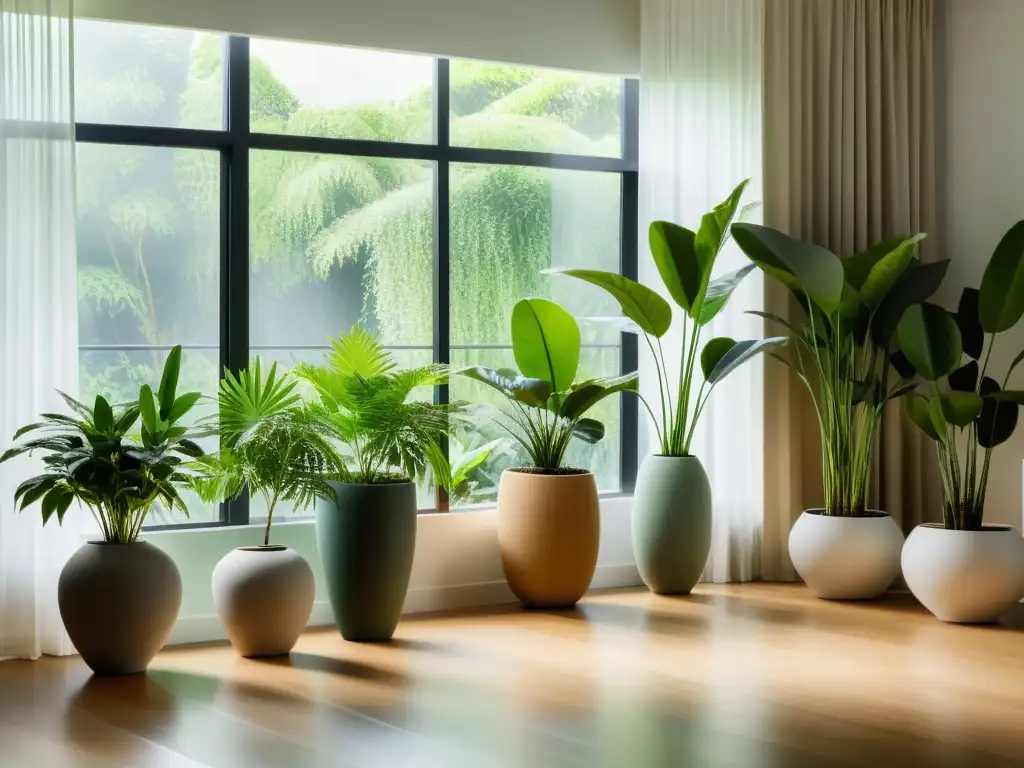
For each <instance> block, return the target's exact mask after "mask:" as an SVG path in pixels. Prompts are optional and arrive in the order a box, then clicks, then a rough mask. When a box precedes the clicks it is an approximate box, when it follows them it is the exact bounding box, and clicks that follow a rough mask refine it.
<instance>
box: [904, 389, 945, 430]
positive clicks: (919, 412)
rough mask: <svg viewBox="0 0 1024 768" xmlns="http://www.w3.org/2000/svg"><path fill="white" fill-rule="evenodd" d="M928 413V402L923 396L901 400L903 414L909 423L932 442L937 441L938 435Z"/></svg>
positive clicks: (913, 396)
mask: <svg viewBox="0 0 1024 768" xmlns="http://www.w3.org/2000/svg"><path fill="white" fill-rule="evenodd" d="M929 411H930V405H929V401H928V398H927V397H925V396H924V395H910V396H909V397H904V398H903V412H904V413H905V414H906V415H907V418H908V419H910V422H911V423H912V424H913V425H914V426H915V427H917V428H918V429H920V430H921V431H922V432H924V433H925V434H926V435H928V437H930V438H931V439H932V440H939V439H940V437H939V433H938V432H936V431H935V425H934V424H932V419H931V415H930V413H929Z"/></svg>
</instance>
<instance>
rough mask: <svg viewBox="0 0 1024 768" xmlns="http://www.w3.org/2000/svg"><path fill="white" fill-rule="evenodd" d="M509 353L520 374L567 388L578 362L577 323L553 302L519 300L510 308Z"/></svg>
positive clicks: (557, 387)
mask: <svg viewBox="0 0 1024 768" xmlns="http://www.w3.org/2000/svg"><path fill="white" fill-rule="evenodd" d="M512 353H513V355H515V358H516V365H518V366H519V370H520V371H521V372H522V374H523V375H524V376H526V377H528V378H534V379H544V380H545V381H547V382H549V383H550V384H551V389H552V391H554V392H561V391H563V390H567V389H569V387H571V386H572V382H573V379H575V378H576V369H577V367H578V366H579V361H580V329H579V326H578V325H576V321H575V320H574V319H573V317H572V315H570V314H569V313H568V312H566V311H565V310H564V309H562V308H561V307H560V306H558V304H556V303H555V302H553V301H548V300H547V299H521V300H520V301H518V302H516V305H515V306H514V307H513V308H512Z"/></svg>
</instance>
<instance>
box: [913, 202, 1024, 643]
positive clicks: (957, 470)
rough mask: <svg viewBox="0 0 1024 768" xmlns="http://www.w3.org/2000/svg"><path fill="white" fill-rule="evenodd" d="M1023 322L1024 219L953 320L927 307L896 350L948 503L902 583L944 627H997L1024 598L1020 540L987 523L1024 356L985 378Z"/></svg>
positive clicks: (922, 533)
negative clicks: (994, 470) (1014, 378)
mask: <svg viewBox="0 0 1024 768" xmlns="http://www.w3.org/2000/svg"><path fill="white" fill-rule="evenodd" d="M1022 315H1024V221H1021V222H1018V223H1017V224H1015V225H1014V226H1013V227H1012V228H1011V229H1010V230H1009V231H1008V232H1007V233H1006V235H1004V236H1003V238H1002V240H1000V242H999V244H998V245H997V246H996V249H995V252H994V253H993V255H992V258H991V259H990V261H989V263H988V265H987V266H986V268H985V272H984V274H983V276H982V279H981V288H980V290H975V289H971V288H968V289H966V290H964V292H963V294H962V296H961V299H960V304H959V307H958V309H957V312H956V314H951V313H949V312H947V311H946V310H944V309H942V308H941V307H939V306H936V305H934V304H922V305H920V306H916V307H911V309H910V310H908V311H907V313H906V314H905V315H904V316H903V318H902V319H901V320H900V323H899V329H898V336H899V341H900V346H901V347H902V348H903V352H904V354H905V355H906V357H907V359H908V360H909V362H910V364H911V365H913V367H914V368H915V369H916V370H917V374H918V375H919V376H920V377H921V379H923V380H924V382H925V387H924V388H923V389H924V391H922V392H921V393H918V394H914V395H912V396H911V397H909V398H907V399H906V400H904V412H905V413H906V415H907V417H908V418H909V419H910V421H911V422H912V423H913V424H914V425H916V426H917V427H918V428H919V429H920V430H921V431H922V432H924V434H925V435H927V436H928V437H929V438H930V439H931V440H933V441H934V443H935V448H936V452H937V454H938V459H939V469H940V472H941V475H942V498H943V504H942V524H941V525H930V524H924V525H919V526H917V528H915V529H914V530H913V532H912V533H911V534H910V536H909V537H907V543H906V545H905V546H904V548H903V558H902V562H903V577H904V579H905V580H906V582H907V586H908V587H910V590H911V591H912V592H913V593H914V595H915V596H916V597H917V599H918V600H920V601H921V602H922V603H923V604H924V606H925V607H926V608H927V609H928V610H930V611H931V612H932V613H933V614H935V615H936V616H937V617H938V618H940V619H942V620H943V621H951V622H962V623H974V622H991V621H997V620H998V619H999V617H1000V616H1001V615H1002V614H1004V613H1005V612H1006V611H1007V610H1008V609H1009V608H1010V607H1012V606H1013V605H1014V604H1015V603H1017V602H1018V601H1019V600H1020V599H1021V596H1022V595H1024V539H1021V536H1020V532H1019V531H1017V530H1016V529H1015V528H1012V527H1010V526H1001V525H986V524H985V523H984V514H985V499H986V494H987V491H988V482H989V468H990V466H991V462H992V452H993V450H994V449H995V448H996V446H998V445H1000V444H1002V443H1004V442H1006V441H1007V440H1009V438H1010V436H1011V435H1012V434H1013V432H1014V429H1015V428H1016V426H1017V418H1018V412H1017V409H1018V406H1019V405H1020V404H1024V391H1021V390H1011V389H1007V385H1008V384H1009V381H1010V375H1011V374H1012V373H1013V371H1014V369H1016V368H1017V366H1018V365H1019V364H1020V363H1021V361H1022V360H1024V352H1022V353H1020V354H1019V355H1017V356H1016V357H1015V358H1014V360H1013V362H1012V363H1011V364H1010V366H1009V367H1008V368H1007V370H1006V373H1005V375H1004V376H1003V380H1002V382H1000V381H998V380H997V379H996V378H993V377H992V376H990V375H989V372H990V369H991V365H990V364H991V362H992V360H991V358H992V348H993V347H994V346H995V343H996V338H997V336H998V335H999V334H1001V333H1003V332H1004V331H1008V330H1010V329H1011V328H1013V327H1014V326H1016V325H1017V323H1018V322H1019V321H1020V319H1021V316H1022ZM964 354H966V355H967V357H968V358H969V360H968V362H967V363H966V364H964V363H963V356H964ZM979 362H980V365H979Z"/></svg>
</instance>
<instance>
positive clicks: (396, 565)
mask: <svg viewBox="0 0 1024 768" xmlns="http://www.w3.org/2000/svg"><path fill="white" fill-rule="evenodd" d="M294 371H295V374H296V375H297V376H299V377H300V378H302V379H304V380H305V381H307V382H308V383H309V384H310V385H312V388H313V390H314V392H315V395H316V397H315V399H314V400H312V401H311V402H309V403H308V404H307V406H306V412H307V414H308V416H309V417H310V418H313V419H316V420H317V421H318V422H319V423H321V424H323V425H324V426H325V428H326V429H327V430H328V432H329V434H330V435H331V437H332V438H333V439H334V440H335V441H336V442H337V443H339V444H340V445H341V446H342V452H341V453H342V460H343V461H342V463H341V464H340V465H339V466H338V482H335V481H331V482H330V487H331V489H332V490H333V492H334V493H333V496H332V497H321V498H320V499H319V500H318V503H317V504H316V508H315V511H316V536H317V545H318V547H319V550H320V559H321V561H322V563H323V568H324V575H325V576H326V579H327V590H328V594H329V595H330V599H331V606H332V608H333V609H334V617H335V620H336V621H337V624H338V629H339V630H340V631H341V634H342V636H343V637H344V638H345V639H346V640H354V641H369V642H374V641H386V640H390V639H391V636H392V635H393V634H394V632H395V628H396V627H397V625H398V621H399V619H400V618H401V615H402V606H403V604H404V602H405V594H406V591H407V590H408V587H409V576H410V575H411V572H412V560H413V553H414V550H415V546H416V486H415V484H414V480H415V479H416V478H417V477H419V476H421V475H422V474H423V473H424V472H426V470H427V467H428V465H429V460H430V456H431V454H432V451H431V447H432V446H434V445H437V444H439V443H440V442H441V440H442V439H443V438H444V437H445V435H446V434H447V433H448V430H449V424H450V421H451V417H452V416H453V415H455V414H456V413H457V410H458V406H457V405H436V404H433V403H431V402H428V401H423V400H416V399H413V398H412V395H413V394H414V392H415V390H417V389H419V388H422V387H433V386H434V385H437V384H442V383H444V382H445V381H446V380H447V376H448V370H447V368H446V367H445V366H443V365H427V366H423V367H420V368H411V369H406V370H401V369H399V368H397V366H396V365H395V363H394V362H393V361H392V360H391V358H390V356H389V355H388V353H387V352H386V351H385V349H384V347H383V346H382V345H381V343H380V341H379V339H378V338H377V337H376V336H375V335H373V334H371V333H369V332H367V331H365V330H363V329H362V328H359V327H354V328H352V330H350V331H349V332H348V333H346V334H343V335H342V336H341V337H340V338H338V339H335V340H333V341H331V351H330V352H329V353H328V355H327V360H326V364H325V365H310V364H305V363H303V364H299V365H297V366H296V367H295V369H294ZM433 469H434V470H435V472H436V473H438V474H440V475H443V474H444V469H443V468H441V467H433Z"/></svg>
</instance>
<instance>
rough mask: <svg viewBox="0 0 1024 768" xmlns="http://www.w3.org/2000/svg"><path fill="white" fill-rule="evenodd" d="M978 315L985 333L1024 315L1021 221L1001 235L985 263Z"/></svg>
mask: <svg viewBox="0 0 1024 768" xmlns="http://www.w3.org/2000/svg"><path fill="white" fill-rule="evenodd" d="M979 315H980V317H981V327H982V328H983V329H984V330H985V332H986V333H999V332H1001V331H1005V330H1007V329H1009V328H1012V327H1013V326H1015V325H1016V324H1017V322H1018V321H1019V320H1020V318H1021V316H1022V315H1024V221H1018V222H1017V223H1016V224H1014V225H1013V226H1012V227H1010V229H1009V231H1008V232H1007V233H1006V234H1005V235H1003V239H1002V240H1000V241H999V245H997V246H996V250H995V252H994V253H993V254H992V258H991V259H990V260H989V262H988V266H987V267H985V273H984V274H983V275H982V278H981V299H980V302H979Z"/></svg>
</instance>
